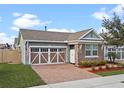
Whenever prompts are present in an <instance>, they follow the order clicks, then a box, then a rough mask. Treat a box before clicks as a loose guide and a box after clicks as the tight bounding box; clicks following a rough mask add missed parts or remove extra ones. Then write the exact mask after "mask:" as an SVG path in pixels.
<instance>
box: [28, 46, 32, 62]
mask: <svg viewBox="0 0 124 93" xmlns="http://www.w3.org/2000/svg"><path fill="white" fill-rule="evenodd" d="M28 49H29V55H28V56H29V64H31V48H30V47H29V48H28Z"/></svg>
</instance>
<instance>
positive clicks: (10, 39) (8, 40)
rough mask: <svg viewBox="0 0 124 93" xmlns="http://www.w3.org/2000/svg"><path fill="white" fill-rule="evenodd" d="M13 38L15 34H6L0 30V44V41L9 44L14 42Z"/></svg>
mask: <svg viewBox="0 0 124 93" xmlns="http://www.w3.org/2000/svg"><path fill="white" fill-rule="evenodd" d="M14 38H15V36H11V37H9V36H7V34H6V33H3V32H0V44H1V43H4V44H5V43H9V44H12V43H13V42H14Z"/></svg>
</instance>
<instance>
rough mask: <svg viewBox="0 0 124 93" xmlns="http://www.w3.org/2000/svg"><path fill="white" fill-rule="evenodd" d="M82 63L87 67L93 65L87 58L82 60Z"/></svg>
mask: <svg viewBox="0 0 124 93" xmlns="http://www.w3.org/2000/svg"><path fill="white" fill-rule="evenodd" d="M81 65H82V66H85V67H89V66H91V63H90V62H88V61H87V60H84V61H82V62H81Z"/></svg>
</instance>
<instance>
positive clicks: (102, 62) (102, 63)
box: [98, 60, 107, 65]
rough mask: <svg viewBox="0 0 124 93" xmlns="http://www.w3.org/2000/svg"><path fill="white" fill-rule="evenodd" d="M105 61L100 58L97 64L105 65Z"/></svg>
mask: <svg viewBox="0 0 124 93" xmlns="http://www.w3.org/2000/svg"><path fill="white" fill-rule="evenodd" d="M106 63H107V62H106V61H105V60H101V61H100V62H99V63H98V65H105V64H106Z"/></svg>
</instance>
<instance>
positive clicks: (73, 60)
mask: <svg viewBox="0 0 124 93" xmlns="http://www.w3.org/2000/svg"><path fill="white" fill-rule="evenodd" d="M70 63H75V49H74V46H70Z"/></svg>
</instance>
